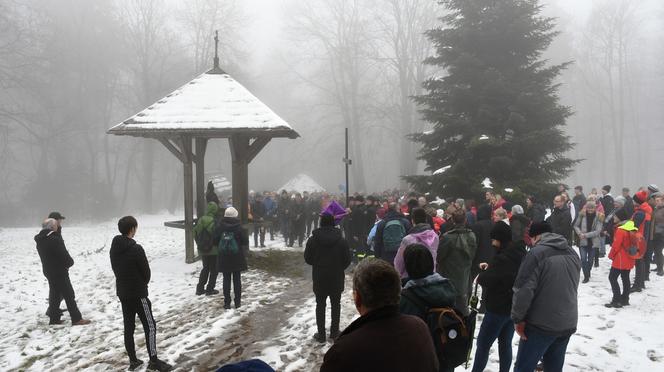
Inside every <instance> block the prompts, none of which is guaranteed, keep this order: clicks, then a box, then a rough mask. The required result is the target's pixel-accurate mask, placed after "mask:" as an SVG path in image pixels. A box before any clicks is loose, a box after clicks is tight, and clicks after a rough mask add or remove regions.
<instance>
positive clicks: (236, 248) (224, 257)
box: [212, 207, 249, 310]
mask: <svg viewBox="0 0 664 372" xmlns="http://www.w3.org/2000/svg"><path fill="white" fill-rule="evenodd" d="M212 240H213V241H215V242H219V263H218V264H217V267H218V268H219V272H220V273H221V274H222V275H223V291H224V309H226V310H228V309H230V308H231V278H232V279H233V295H234V297H233V301H234V302H235V308H236V309H237V308H239V307H240V306H241V299H242V278H241V273H242V271H245V270H247V257H246V252H248V251H249V237H248V235H247V231H246V230H245V228H244V227H242V224H241V222H240V219H239V213H238V211H237V209H235V208H234V207H228V208H226V211H225V212H224V218H223V219H222V220H221V222H220V223H219V225H218V226H217V228H216V229H215V231H214V234H213V237H212Z"/></svg>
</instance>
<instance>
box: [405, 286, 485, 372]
mask: <svg viewBox="0 0 664 372" xmlns="http://www.w3.org/2000/svg"><path fill="white" fill-rule="evenodd" d="M401 295H402V296H404V297H405V298H407V299H409V300H410V301H412V302H413V303H414V304H415V305H416V306H418V307H419V308H421V309H423V310H424V313H425V314H426V315H425V317H424V318H423V319H422V320H424V322H425V323H426V324H427V326H428V327H429V331H430V333H431V338H432V339H433V346H434V349H436V355H437V356H438V362H439V363H440V366H441V368H445V369H449V368H455V367H458V366H460V365H461V364H463V363H466V362H468V358H469V355H470V350H471V348H472V346H473V336H474V333H475V320H476V316H477V312H475V311H474V310H472V311H471V313H470V315H468V316H463V314H461V313H460V312H459V311H457V310H456V309H454V308H451V307H429V306H428V305H427V304H426V303H425V302H424V301H422V299H421V298H419V297H418V296H417V295H416V294H415V293H412V292H410V291H409V290H408V289H404V290H402V291H401Z"/></svg>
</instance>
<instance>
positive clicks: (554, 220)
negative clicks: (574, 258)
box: [546, 195, 613, 244]
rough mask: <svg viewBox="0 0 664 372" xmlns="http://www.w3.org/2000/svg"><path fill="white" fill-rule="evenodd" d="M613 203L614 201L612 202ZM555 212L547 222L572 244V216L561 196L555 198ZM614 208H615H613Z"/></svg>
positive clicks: (552, 212)
mask: <svg viewBox="0 0 664 372" xmlns="http://www.w3.org/2000/svg"><path fill="white" fill-rule="evenodd" d="M612 202H613V201H612ZM553 206H554V208H553V211H551V215H550V216H549V218H548V219H547V220H546V222H548V223H549V225H551V230H552V231H553V233H555V234H560V235H562V236H563V237H564V238H565V239H567V241H568V242H569V243H570V244H571V242H572V215H571V214H570V211H569V208H568V207H567V205H566V204H565V200H564V199H563V197H562V196H561V195H556V197H555V198H553ZM612 207H613V206H612Z"/></svg>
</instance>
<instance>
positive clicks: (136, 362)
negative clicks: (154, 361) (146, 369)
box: [129, 359, 143, 371]
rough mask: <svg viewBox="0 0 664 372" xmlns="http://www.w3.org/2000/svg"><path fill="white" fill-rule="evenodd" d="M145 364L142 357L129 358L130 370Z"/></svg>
mask: <svg viewBox="0 0 664 372" xmlns="http://www.w3.org/2000/svg"><path fill="white" fill-rule="evenodd" d="M142 365H143V361H142V360H140V359H130V360H129V370H130V371H133V370H135V369H136V368H138V367H140V366H142Z"/></svg>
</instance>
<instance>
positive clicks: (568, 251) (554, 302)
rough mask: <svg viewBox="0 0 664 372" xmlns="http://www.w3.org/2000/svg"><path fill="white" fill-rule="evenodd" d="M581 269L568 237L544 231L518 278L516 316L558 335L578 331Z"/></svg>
mask: <svg viewBox="0 0 664 372" xmlns="http://www.w3.org/2000/svg"><path fill="white" fill-rule="evenodd" d="M580 271H581V260H580V259H579V255H578V254H577V253H576V252H575V251H574V250H573V249H572V248H571V247H570V246H569V245H568V244H567V240H566V239H565V238H564V237H562V236H561V235H558V234H555V233H545V234H542V238H541V240H540V241H539V242H538V243H537V245H535V247H533V248H532V249H531V250H530V252H528V254H526V257H525V258H524V259H523V262H522V264H521V268H520V269H519V274H518V275H517V278H516V281H515V282H514V288H513V291H514V296H513V297H512V320H513V321H514V322H515V323H519V322H522V321H526V324H527V327H534V328H536V329H538V330H540V331H542V332H546V333H550V334H553V335H557V336H562V335H570V334H572V333H574V332H576V325H577V321H578V318H579V314H578V303H577V289H578V287H579V275H580Z"/></svg>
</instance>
